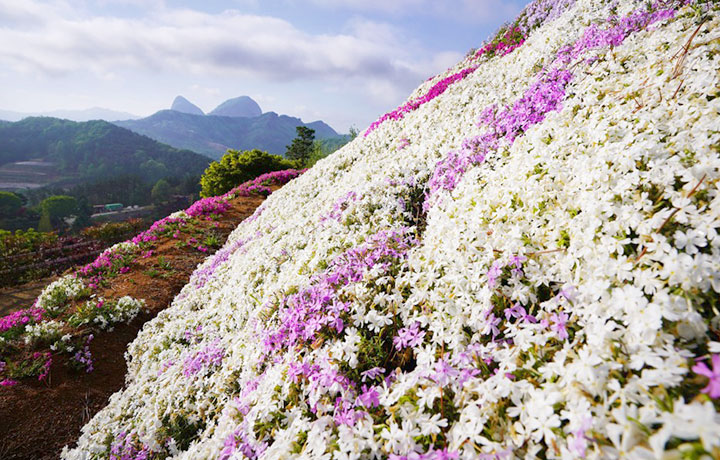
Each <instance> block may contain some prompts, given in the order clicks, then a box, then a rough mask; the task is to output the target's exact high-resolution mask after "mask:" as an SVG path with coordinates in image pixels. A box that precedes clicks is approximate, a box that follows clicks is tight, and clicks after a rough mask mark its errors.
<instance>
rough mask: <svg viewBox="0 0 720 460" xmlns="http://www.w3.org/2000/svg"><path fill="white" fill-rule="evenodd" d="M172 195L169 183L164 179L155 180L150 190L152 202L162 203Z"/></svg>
mask: <svg viewBox="0 0 720 460" xmlns="http://www.w3.org/2000/svg"><path fill="white" fill-rule="evenodd" d="M171 195H172V188H171V187H170V183H169V182H168V181H166V180H165V179H160V180H158V181H157V182H155V185H154V186H153V188H152V191H151V192H150V196H151V197H152V201H153V203H164V202H166V201H168V200H169V199H170V196H171Z"/></svg>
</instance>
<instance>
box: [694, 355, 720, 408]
mask: <svg viewBox="0 0 720 460" xmlns="http://www.w3.org/2000/svg"><path fill="white" fill-rule="evenodd" d="M712 366H713V370H712V371H711V370H710V368H709V367H708V366H707V364H705V363H703V362H698V363H697V364H695V365H694V366H693V367H692V370H693V372H695V373H696V374H698V375H703V376H705V377H707V378H708V379H709V380H710V381H709V382H708V385H707V386H706V387H705V388H703V389H702V390H700V391H702V392H703V393H707V394H708V395H709V396H710V397H711V398H713V399H716V398H720V354H715V355H712Z"/></svg>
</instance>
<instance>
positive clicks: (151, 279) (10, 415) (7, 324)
mask: <svg viewBox="0 0 720 460" xmlns="http://www.w3.org/2000/svg"><path fill="white" fill-rule="evenodd" d="M301 172H302V171H296V170H286V171H276V172H272V173H269V174H264V175H261V176H259V177H256V178H255V179H253V180H252V181H248V182H246V183H243V184H240V185H239V186H237V187H235V188H234V189H233V190H231V191H229V192H228V193H226V194H224V195H222V196H218V197H212V198H205V199H202V200H200V201H198V202H196V203H194V204H193V205H192V206H191V207H189V208H188V209H186V210H185V211H180V212H177V213H175V214H173V215H172V216H168V217H166V218H164V219H161V220H159V221H157V222H155V223H154V224H153V225H152V226H151V227H150V228H149V229H147V230H146V231H144V232H142V233H140V234H139V235H136V236H135V237H133V238H132V240H131V241H125V242H122V243H119V244H116V245H114V246H112V247H110V248H106V250H104V251H102V252H101V253H100V254H99V255H98V254H97V253H96V254H95V255H96V257H93V258H91V259H90V261H89V262H90V263H88V264H87V265H84V266H83V265H81V266H77V267H73V268H72V269H71V270H69V271H68V272H66V273H65V274H64V275H63V276H62V277H60V278H58V279H56V280H54V281H53V282H52V283H51V284H49V285H48V286H46V287H45V289H42V288H41V289H40V291H36V292H37V293H36V294H35V295H36V297H34V298H31V299H30V300H29V302H28V303H26V304H25V305H21V306H20V308H21V309H18V308H17V307H16V308H15V309H14V310H12V311H4V312H3V315H4V316H0V420H3V423H2V424H0V441H1V442H0V455H1V456H2V458H3V460H13V459H15V460H17V459H32V460H44V459H48V460H50V459H57V458H58V454H59V452H60V450H61V449H62V447H63V446H64V445H65V444H67V443H69V442H73V441H74V440H75V439H77V437H78V435H79V432H80V428H81V427H82V425H83V424H84V422H86V421H87V420H88V418H89V417H91V416H92V415H94V414H95V413H96V412H97V411H98V410H100V409H101V408H102V407H103V406H104V405H105V404H107V400H108V397H109V396H110V395H112V393H113V392H115V391H117V390H118V389H120V388H122V385H123V382H124V376H125V371H126V369H127V367H126V364H125V361H124V359H123V352H124V350H125V349H126V347H127V344H128V342H130V341H131V340H132V339H133V338H134V337H135V335H136V334H137V332H138V330H139V329H140V327H141V326H142V324H143V323H144V322H145V321H148V320H149V319H151V318H152V317H154V316H155V315H156V314H157V313H158V312H159V311H161V310H162V309H164V308H166V307H167V306H168V304H169V303H170V301H171V300H172V298H173V297H174V296H175V294H177V293H178V292H179V291H180V289H181V288H182V287H183V286H184V285H185V284H186V283H187V282H188V279H189V277H190V274H191V273H192V272H193V270H194V269H195V267H196V266H197V264H198V263H199V262H202V260H203V259H204V258H205V257H206V255H208V254H212V253H213V252H215V251H216V250H217V249H218V248H219V247H220V246H221V245H222V243H224V242H225V240H226V239H227V236H228V235H229V234H230V232H231V231H232V230H233V229H234V228H235V226H237V224H238V222H240V221H242V220H243V219H245V218H248V217H250V216H251V215H252V214H253V212H254V211H255V210H256V208H257V206H258V205H260V204H261V203H262V202H263V200H264V199H265V197H266V196H267V195H268V194H270V193H272V192H273V191H274V190H277V189H278V188H279V187H281V186H282V185H283V184H284V183H286V182H287V181H288V180H290V179H292V178H294V177H296V176H297V175H298V174H300V173H301ZM68 243H70V244H69V245H68V246H64V247H62V249H63V250H67V251H69V252H72V251H73V249H74V250H75V252H76V253H77V252H78V251H79V252H80V253H82V252H83V248H82V246H83V244H73V243H72V242H68ZM47 255H48V254H47V253H46V254H43V251H39V252H38V253H36V257H39V258H40V259H43V258H44V257H47ZM93 259H94V260H93ZM76 260H77V259H76ZM5 292H7V291H0V295H4V294H5ZM24 297H25V296H24ZM33 300H34V302H33ZM8 303H9V302H2V304H4V305H0V309H1V308H2V307H3V306H9V305H8ZM23 307H26V308H23ZM7 313H10V314H7ZM38 408H42V410H40V411H38Z"/></svg>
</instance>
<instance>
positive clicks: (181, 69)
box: [0, 0, 527, 132]
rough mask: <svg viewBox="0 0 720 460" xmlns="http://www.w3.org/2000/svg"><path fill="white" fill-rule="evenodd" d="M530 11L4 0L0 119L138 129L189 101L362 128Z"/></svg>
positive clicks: (492, 6)
mask: <svg viewBox="0 0 720 460" xmlns="http://www.w3.org/2000/svg"><path fill="white" fill-rule="evenodd" d="M526 3H527V1H526V0H509V1H503V0H446V1H442V0H302V1H301V0H205V1H199V2H191V1H187V0H75V1H70V0H53V1H39V0H20V1H18V0H0V43H2V44H3V46H2V47H0V85H1V86H2V88H3V91H2V92H1V93H0V109H4V110H14V111H19V112H40V111H50V110H56V109H85V108H90V107H105V108H109V109H114V110H120V111H125V112H130V113H133V114H137V115H140V116H146V115H150V114H151V113H154V112H155V111H157V110H160V109H164V108H168V107H169V106H170V104H171V103H172V100H173V98H174V97H175V96H176V95H183V96H185V97H186V98H187V99H189V100H190V101H192V102H193V103H195V104H196V105H198V106H199V107H200V108H201V109H203V110H205V111H206V112H208V111H210V110H212V109H213V108H214V107H215V106H217V105H218V104H219V103H221V102H222V101H224V100H226V99H229V98H231V97H236V96H240V95H248V96H250V97H252V98H253V99H255V100H256V101H258V103H259V104H260V106H261V107H262V108H263V110H264V111H270V110H272V111H275V112H278V113H284V114H288V115H293V116H298V117H301V118H302V119H303V120H304V121H308V122H309V121H313V120H317V119H322V120H324V121H326V122H328V123H330V125H331V126H333V127H334V128H335V129H336V130H338V131H341V132H347V130H348V128H349V127H350V126H351V125H354V126H356V127H358V128H360V129H362V128H364V127H366V126H367V125H368V124H369V123H370V122H372V121H373V120H374V119H376V118H377V117H378V116H379V115H381V114H382V113H384V112H387V111H389V110H392V109H393V108H394V107H396V106H397V105H398V104H400V103H401V102H402V101H403V100H405V99H406V98H407V96H408V94H409V92H410V91H412V89H413V88H415V87H416V86H417V85H418V84H419V83H421V82H422V81H423V80H425V79H426V78H428V77H430V76H432V75H434V74H436V73H438V72H440V71H442V70H444V69H445V68H447V67H448V66H450V65H452V64H454V63H455V62H457V61H458V60H459V59H461V58H462V56H463V55H464V54H465V53H466V52H467V51H468V50H469V49H470V48H472V47H477V46H478V45H480V44H481V43H482V42H483V40H484V39H486V38H487V37H488V36H489V35H490V34H491V33H492V32H494V31H495V30H496V29H497V28H498V27H499V26H500V25H501V24H503V23H504V22H507V21H508V20H510V19H512V18H513V17H515V15H516V14H517V13H518V12H519V11H520V10H521V9H522V7H523V6H524V5H525V4H526Z"/></svg>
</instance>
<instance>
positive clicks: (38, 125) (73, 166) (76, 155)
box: [0, 117, 209, 181]
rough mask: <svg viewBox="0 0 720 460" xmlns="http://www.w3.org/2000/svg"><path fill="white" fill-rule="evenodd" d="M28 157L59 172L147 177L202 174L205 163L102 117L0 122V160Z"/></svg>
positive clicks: (204, 158) (7, 161)
mask: <svg viewBox="0 0 720 460" xmlns="http://www.w3.org/2000/svg"><path fill="white" fill-rule="evenodd" d="M31 159H44V160H47V161H51V162H54V163H56V165H57V169H58V172H59V173H62V174H65V175H73V176H78V177H81V178H88V179H99V178H102V177H110V176H117V175H127V174H132V175H138V176H140V177H143V178H144V179H146V180H149V181H155V180H157V179H158V178H160V177H166V176H180V177H181V176H184V175H186V174H201V173H202V172H203V170H204V169H205V168H206V167H207V165H208V163H209V161H208V159H207V158H206V157H205V156H203V155H198V154H197V153H195V152H191V151H188V150H178V149H175V148H173V147H170V146H168V145H165V144H161V143H159V142H156V141H154V140H152V139H150V138H148V137H145V136H141V135H139V134H136V133H134V132H132V131H130V130H127V129H125V128H121V127H118V126H115V125H114V124H111V123H108V122H105V121H99V120H96V121H88V122H82V123H78V122H73V121H69V120H60V119H57V118H47V117H38V118H26V119H24V120H22V121H18V122H15V123H8V124H0V165H2V164H5V163H11V162H16V161H23V160H31Z"/></svg>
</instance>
